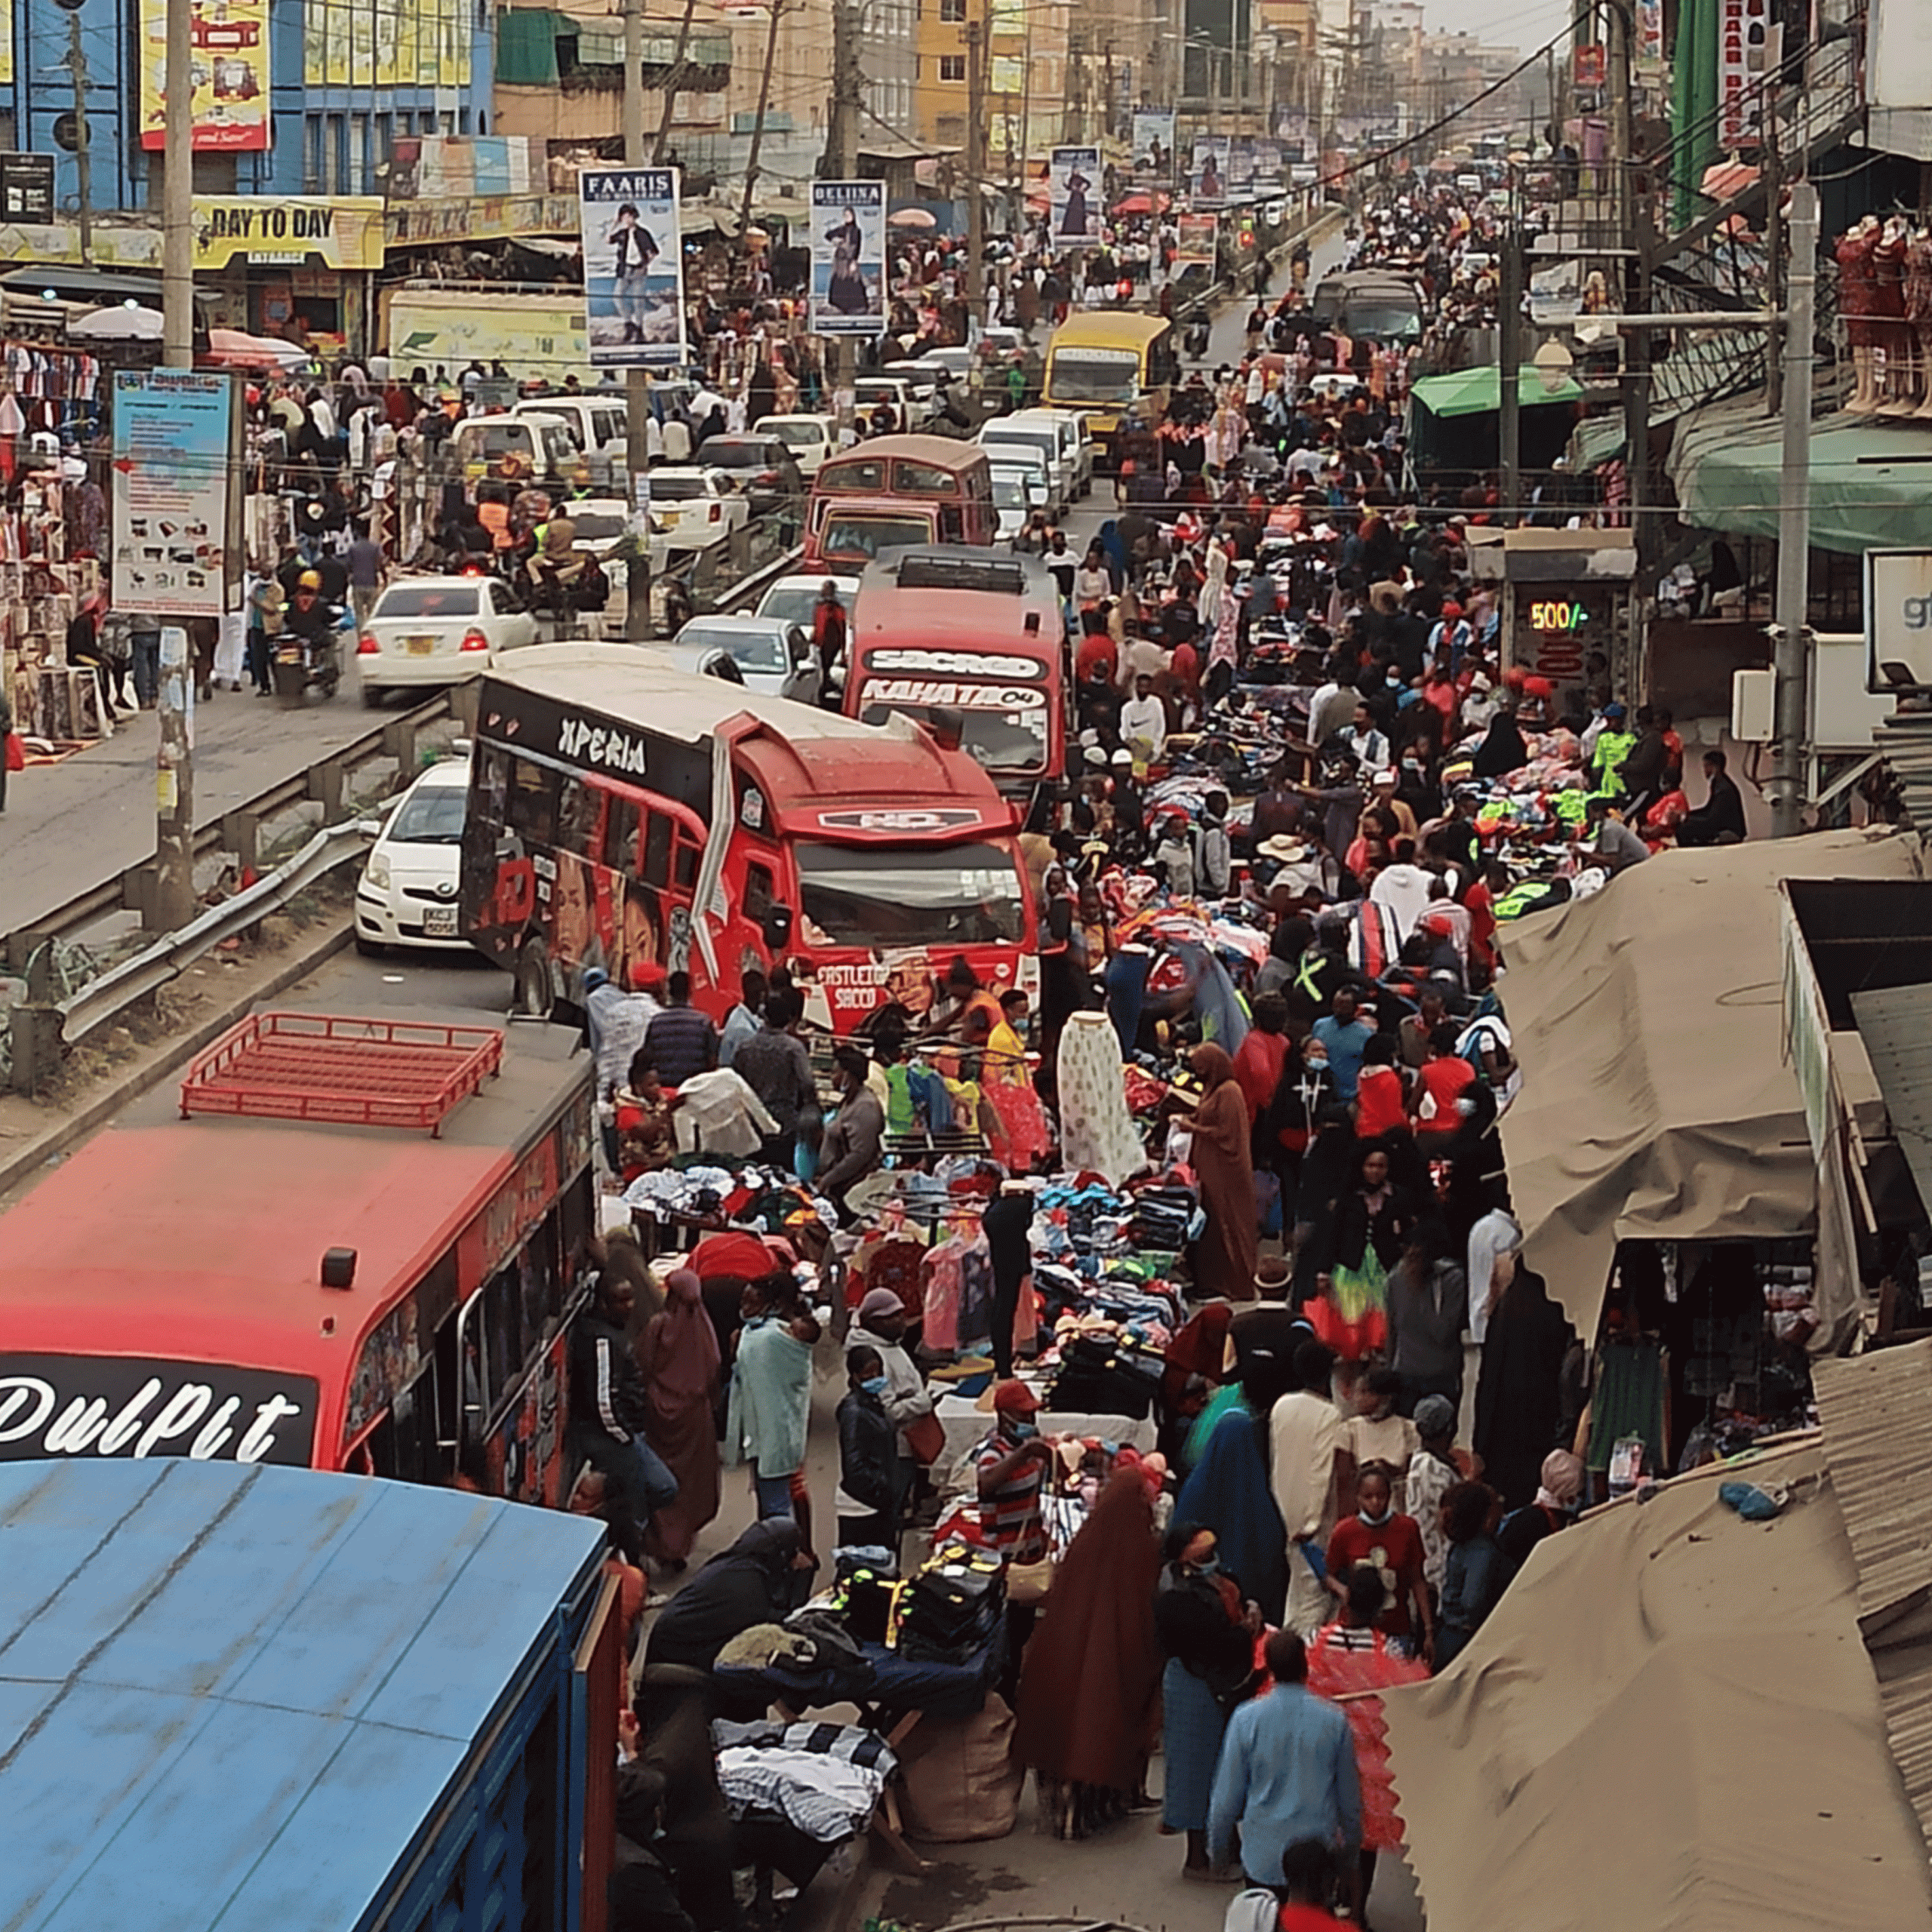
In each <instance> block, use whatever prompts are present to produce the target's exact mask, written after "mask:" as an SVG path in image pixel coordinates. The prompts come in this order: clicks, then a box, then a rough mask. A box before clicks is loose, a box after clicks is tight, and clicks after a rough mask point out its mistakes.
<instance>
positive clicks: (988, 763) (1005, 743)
mask: <svg viewBox="0 0 1932 1932" xmlns="http://www.w3.org/2000/svg"><path fill="white" fill-rule="evenodd" d="M1028 695H1029V696H1031V695H1032V694H1030V693H1029V694H1028ZM859 703H860V709H859V715H860V719H861V720H862V721H863V722H864V723H866V724H884V723H885V721H887V719H888V718H890V717H891V715H892V714H893V713H894V712H895V711H896V712H899V713H900V714H901V715H903V716H904V717H907V718H911V719H912V721H914V723H915V724H924V725H927V726H929V727H930V728H932V729H933V730H934V731H952V730H954V729H955V728H956V729H957V730H958V733H959V748H960V749H961V751H964V752H969V753H970V754H971V756H972V758H973V761H974V763H975V764H977V765H979V766H980V768H982V769H983V770H984V771H990V772H992V773H993V774H995V776H1001V777H1011V775H1013V774H1015V773H1030V772H1036V771H1044V770H1045V769H1046V768H1047V709H1046V706H1044V705H1043V704H1036V705H1035V706H1033V707H1032V708H1031V709H1025V710H1013V711H974V710H967V709H958V710H955V709H952V707H951V706H946V705H934V704H901V703H897V702H896V701H895V702H894V703H889V704H888V703H875V702H874V701H873V698H872V692H871V691H870V690H867V691H863V692H861V693H860V700H859Z"/></svg>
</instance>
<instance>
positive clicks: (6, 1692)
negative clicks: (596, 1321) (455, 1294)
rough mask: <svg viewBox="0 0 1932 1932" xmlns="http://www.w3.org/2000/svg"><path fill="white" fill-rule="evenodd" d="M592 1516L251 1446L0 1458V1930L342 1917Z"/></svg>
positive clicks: (542, 1651) (376, 1880)
mask: <svg viewBox="0 0 1932 1932" xmlns="http://www.w3.org/2000/svg"><path fill="white" fill-rule="evenodd" d="M601 1539H602V1530H601V1525H600V1524H597V1523H595V1522H592V1521H586V1520H584V1519H583V1518H577V1517H573V1516H568V1515H561V1514H559V1513H558V1512H554V1511H548V1510H543V1509H532V1508H528V1507H525V1506H521V1505H519V1504H516V1503H501V1502H498V1501H496V1500H493V1499H491V1498H489V1497H481V1496H474V1495H468V1494H461V1493H459V1492H456V1491H447V1490H429V1489H418V1488H415V1487H411V1486H409V1485H408V1484H401V1483H391V1482H384V1481H375V1480H372V1479H369V1478H362V1477H356V1476H342V1475H321V1474H317V1473H315V1472H312V1471H309V1470H306V1469H281V1468H273V1467H269V1466H260V1465H258V1466H254V1467H251V1468H249V1467H244V1468H238V1467H236V1466H233V1465H232V1464H228V1463H193V1462H188V1461H186V1460H174V1459H169V1460H165V1461H161V1460H156V1461H150V1462H139V1463H137V1462H124V1461H97V1462H86V1463H6V1464H0V1578H4V1579H5V1588H4V1589H0V1819H4V1820H5V1826H0V1843H4V1844H5V1847H6V1850H5V1854H4V1856H0V1927H6V1928H8V1932H43V1928H45V1929H46V1932H53V1929H54V1928H60V1932H82V1928H85V1929H86V1932H100V1928H101V1927H107V1926H139V1927H141V1928H142V1932H208V1928H210V1927H215V1926H217V1925H220V1926H223V1927H235V1928H251V1932H252V1928H254V1927H286V1928H295V1927H300V1928H302V1932H334V1928H338V1927H340V1928H345V1932H346V1928H348V1927H353V1926H355V1924H357V1923H358V1921H360V1919H361V1917H362V1915H363V1913H364V1911H365V1908H366V1907H367V1906H368V1904H369V1903H370V1901H371V1899H372V1898H374V1897H377V1895H378V1894H380V1893H381V1891H382V1890H383V1888H384V1886H385V1884H386V1881H388V1879H389V1876H390V1875H391V1874H392V1872H393V1871H394V1870H395V1866H396V1865H397V1863H398V1860H401V1858H402V1857H403V1856H404V1854H405V1852H406V1851H407V1850H408V1849H409V1847H410V1846H411V1844H412V1842H413V1841H414V1839H415V1838H417V1835H418V1833H419V1831H420V1828H421V1826H422V1825H423V1821H424V1820H425V1818H426V1817H427V1816H428V1814H430V1813H431V1812H432V1810H434V1808H435V1806H436V1804H437V1803H438V1800H439V1799H440V1798H441V1797H442V1795H444V1793H445V1792H446V1791H447V1790H448V1788H449V1786H450V1784H451V1780H452V1779H453V1778H454V1776H455V1774H457V1771H458V1770H459V1769H460V1767H461V1766H462V1765H463V1762H464V1761H465V1759H466V1757H467V1756H468V1755H469V1752H470V1751H471V1749H472V1745H473V1743H474V1742H475V1740H476V1739H477V1738H478V1736H479V1734H481V1733H482V1732H483V1731H484V1730H485V1727H487V1726H488V1724H489V1722H490V1721H491V1718H492V1716H493V1715H494V1713H495V1712H496V1711H497V1709H498V1708H499V1707H500V1706H501V1705H503V1703H505V1702H506V1699H507V1697H509V1694H511V1693H512V1690H515V1688H516V1687H517V1686H518V1684H519V1683H520V1682H521V1681H522V1680H523V1679H524V1678H525V1677H526V1675H528V1671H529V1670H530V1669H533V1668H535V1667H537V1666H540V1665H541V1663H543V1660H545V1658H546V1656H555V1655H556V1654H559V1652H560V1650H561V1654H563V1655H565V1656H566V1657H567V1656H568V1637H567V1635H566V1633H565V1630H564V1626H563V1620H562V1617H561V1615H560V1610H561V1606H563V1605H564V1604H565V1603H566V1602H567V1601H569V1600H571V1599H572V1598H574V1596H576V1595H577V1593H578V1592H579V1590H580V1588H581V1586H583V1583H584V1582H585V1580H586V1578H587V1577H589V1575H590V1574H591V1573H592V1572H594V1571H595V1569H596V1567H597V1566H598V1564H599V1562H600V1561H601Z"/></svg>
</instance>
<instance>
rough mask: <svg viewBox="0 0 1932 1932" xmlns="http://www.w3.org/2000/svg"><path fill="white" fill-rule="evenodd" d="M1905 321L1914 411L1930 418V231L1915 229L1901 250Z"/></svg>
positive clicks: (1931, 240) (1931, 245) (1931, 319)
mask: <svg viewBox="0 0 1932 1932" xmlns="http://www.w3.org/2000/svg"><path fill="white" fill-rule="evenodd" d="M1905 319H1906V327H1907V328H1909V329H1910V330H1911V331H1912V335H1913V337H1914V339H1915V341H1916V343H1917V344H1918V367H1917V371H1916V373H1917V375H1918V397H1919V401H1918V408H1917V410H1916V411H1914V414H1915V415H1917V416H1918V417H1919V418H1920V419H1921V420H1924V419H1927V418H1932V229H1925V228H1922V227H1921V228H1918V229H1914V230H1913V231H1912V239H1911V240H1910V241H1909V242H1907V243H1906V251H1905Z"/></svg>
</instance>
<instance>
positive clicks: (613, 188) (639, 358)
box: [577, 168, 685, 369]
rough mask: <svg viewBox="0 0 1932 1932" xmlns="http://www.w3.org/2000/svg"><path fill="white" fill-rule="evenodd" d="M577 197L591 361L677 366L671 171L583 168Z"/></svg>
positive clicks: (680, 282) (679, 262)
mask: <svg viewBox="0 0 1932 1932" xmlns="http://www.w3.org/2000/svg"><path fill="white" fill-rule="evenodd" d="M577 195H578V198H579V205H580V209H581V212H582V219H583V228H582V238H583V293H584V311H585V321H586V333H587V334H588V335H589V338H590V360H591V362H592V365H593V366H594V367H595V368H632V369H674V368H677V367H678V365H680V364H681V363H682V362H683V361H684V360H685V286H684V283H685V277H684V250H683V248H681V246H680V245H679V242H678V171H677V169H675V168H586V169H584V170H583V172H582V173H581V174H579V175H578V177H577Z"/></svg>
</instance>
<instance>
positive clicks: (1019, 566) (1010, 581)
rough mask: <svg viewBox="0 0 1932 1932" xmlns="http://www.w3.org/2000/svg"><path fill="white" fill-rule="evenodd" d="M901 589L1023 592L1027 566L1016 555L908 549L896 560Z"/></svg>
mask: <svg viewBox="0 0 1932 1932" xmlns="http://www.w3.org/2000/svg"><path fill="white" fill-rule="evenodd" d="M899 587H900V589H901V590H986V591H991V592H993V593H994V594H995V595H998V596H1001V597H1023V596H1025V595H1026V587H1027V586H1026V566H1025V565H1024V564H1023V563H1022V562H1021V561H1020V558H1017V557H987V556H982V555H979V554H978V553H977V552H974V551H966V552H964V553H963V554H954V555H949V554H947V552H946V551H944V550H943V549H938V550H935V549H921V550H910V551H908V552H906V555H903V557H901V558H900V560H899Z"/></svg>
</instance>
